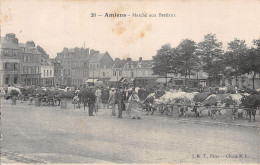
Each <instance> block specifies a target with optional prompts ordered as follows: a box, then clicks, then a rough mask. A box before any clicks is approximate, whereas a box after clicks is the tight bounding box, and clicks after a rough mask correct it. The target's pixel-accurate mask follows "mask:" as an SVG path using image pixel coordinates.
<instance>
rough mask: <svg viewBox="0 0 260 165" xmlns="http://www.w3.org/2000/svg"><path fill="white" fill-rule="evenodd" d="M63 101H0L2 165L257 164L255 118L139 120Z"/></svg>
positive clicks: (257, 146) (154, 118)
mask: <svg viewBox="0 0 260 165" xmlns="http://www.w3.org/2000/svg"><path fill="white" fill-rule="evenodd" d="M67 105H68V106H67V108H66V109H62V108H61V107H60V106H40V107H35V105H28V102H23V103H20V101H17V104H16V105H11V100H4V99H2V105H1V106H2V108H1V127H2V131H1V132H2V135H3V136H2V141H1V161H2V164H8V163H30V164H39V163H41V164H45V163H166V162H167V163H190V162H194V163H254V164H255V163H259V159H258V155H259V152H258V151H259V129H258V128H256V127H257V126H258V125H259V122H255V123H252V122H251V123H250V122H248V121H247V120H242V121H239V122H236V123H233V124H230V125H225V124H223V125H220V124H218V123H220V122H216V121H214V122H212V121H211V118H207V117H204V119H202V120H204V121H205V122H206V121H208V123H206V124H202V123H195V122H196V120H193V119H194V117H192V116H187V117H186V119H185V120H182V119H177V118H172V117H169V116H168V117H166V116H161V115H160V114H158V113H155V114H154V115H153V116H150V115H149V116H146V112H144V111H142V116H143V117H142V119H141V120H134V119H130V118H128V117H127V115H126V114H125V113H124V112H123V118H122V119H119V118H117V117H115V116H112V115H111V109H100V110H99V111H98V112H97V115H95V116H89V115H88V112H87V108H86V110H85V111H84V109H83V107H81V108H80V109H74V107H73V105H72V104H71V102H68V104H67ZM205 116H207V114H205ZM258 118H259V115H258ZM187 120H188V121H187ZM200 120H201V119H200ZM185 121H186V122H185ZM194 121H195V122H194ZM258 121H259V120H258ZM210 123H211V124H210ZM238 125H240V126H238Z"/></svg>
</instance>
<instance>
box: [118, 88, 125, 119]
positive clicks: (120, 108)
mask: <svg viewBox="0 0 260 165" xmlns="http://www.w3.org/2000/svg"><path fill="white" fill-rule="evenodd" d="M116 100H117V105H118V118H120V119H121V118H122V111H123V109H124V100H125V95H124V91H123V89H122V87H119V89H118V90H117V92H116Z"/></svg>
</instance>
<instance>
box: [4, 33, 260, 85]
mask: <svg viewBox="0 0 260 165" xmlns="http://www.w3.org/2000/svg"><path fill="white" fill-rule="evenodd" d="M0 62H1V64H0V83H1V86H2V85H22V86H23V85H42V86H60V85H66V86H72V85H73V86H77V87H79V86H82V85H84V84H89V85H90V84H105V85H110V86H116V85H119V84H134V85H135V86H139V87H140V86H143V87H147V86H150V87H153V86H155V85H158V84H165V83H166V82H167V84H171V85H183V84H185V79H184V77H183V76H181V75H179V74H177V75H168V76H167V77H168V78H167V79H165V78H163V77H158V76H157V75H153V71H152V66H153V64H152V60H143V59H142V57H139V60H132V59H131V58H127V59H119V58H115V59H113V58H112V57H111V56H110V54H109V53H108V52H105V53H100V52H99V51H97V50H94V49H89V48H77V47H75V48H71V49H68V48H64V49H63V50H62V51H61V52H59V53H57V56H56V57H55V58H54V59H50V58H49V56H48V55H47V54H46V53H45V52H44V51H42V48H41V47H39V46H37V47H36V46H35V43H34V42H33V41H28V42H26V43H19V42H18V39H17V38H16V36H15V34H13V33H11V34H6V36H5V37H1V56H0ZM186 81H187V80H186ZM245 81H246V82H245V84H248V83H250V76H247V78H246V79H245ZM186 84H187V85H188V86H190V87H197V86H199V85H202V86H206V85H208V76H207V75H206V74H205V73H204V72H202V71H198V72H196V73H194V74H193V75H191V76H190V77H189V79H188V82H186ZM223 84H224V85H227V84H232V81H231V82H230V80H225V81H223V82H221V85H223ZM233 84H234V82H233ZM256 84H258V83H256ZM242 85H243V84H242ZM259 88H260V86H259Z"/></svg>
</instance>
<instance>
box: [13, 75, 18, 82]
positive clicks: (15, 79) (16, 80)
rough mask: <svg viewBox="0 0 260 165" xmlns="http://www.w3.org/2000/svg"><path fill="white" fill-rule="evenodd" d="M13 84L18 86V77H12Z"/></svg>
mask: <svg viewBox="0 0 260 165" xmlns="http://www.w3.org/2000/svg"><path fill="white" fill-rule="evenodd" d="M14 84H18V75H14Z"/></svg>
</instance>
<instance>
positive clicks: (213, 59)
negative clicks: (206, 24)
mask: <svg viewBox="0 0 260 165" xmlns="http://www.w3.org/2000/svg"><path fill="white" fill-rule="evenodd" d="M196 54H197V55H199V57H200V59H201V60H202V69H203V71H204V72H206V73H207V74H208V76H209V80H210V84H211V81H214V82H216V80H219V79H220V78H221V75H222V73H223V72H224V66H223V61H222V60H223V55H222V54H223V50H222V42H218V41H217V39H216V35H215V34H211V33H210V34H207V35H205V36H204V41H202V42H200V43H199V44H198V47H197V51H196Z"/></svg>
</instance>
